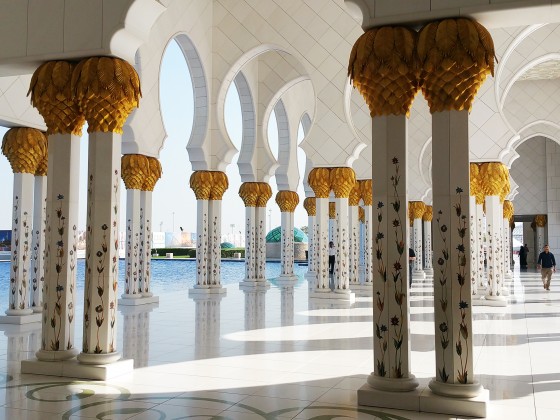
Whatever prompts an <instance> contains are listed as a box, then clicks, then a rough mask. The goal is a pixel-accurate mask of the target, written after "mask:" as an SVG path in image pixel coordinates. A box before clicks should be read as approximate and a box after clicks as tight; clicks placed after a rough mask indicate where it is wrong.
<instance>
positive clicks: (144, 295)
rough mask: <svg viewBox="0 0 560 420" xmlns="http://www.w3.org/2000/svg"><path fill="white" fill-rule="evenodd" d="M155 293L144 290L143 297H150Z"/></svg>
mask: <svg viewBox="0 0 560 420" xmlns="http://www.w3.org/2000/svg"><path fill="white" fill-rule="evenodd" d="M153 295H154V294H153V293H152V292H142V297H145V298H147V297H148V298H149V297H152V296H153Z"/></svg>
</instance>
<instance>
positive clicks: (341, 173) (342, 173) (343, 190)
mask: <svg viewBox="0 0 560 420" xmlns="http://www.w3.org/2000/svg"><path fill="white" fill-rule="evenodd" d="M330 179H331V188H332V190H333V191H334V196H335V197H336V198H348V197H349V196H350V193H351V191H352V188H354V185H355V184H356V173H355V172H354V169H352V168H344V167H340V168H331V171H330Z"/></svg>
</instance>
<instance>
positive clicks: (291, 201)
mask: <svg viewBox="0 0 560 420" xmlns="http://www.w3.org/2000/svg"><path fill="white" fill-rule="evenodd" d="M298 203H299V196H298V194H297V193H296V192H294V191H278V192H277V193H276V204H278V207H280V211H281V212H282V213H284V212H288V213H293V212H294V211H295V209H296V207H297V205H298Z"/></svg>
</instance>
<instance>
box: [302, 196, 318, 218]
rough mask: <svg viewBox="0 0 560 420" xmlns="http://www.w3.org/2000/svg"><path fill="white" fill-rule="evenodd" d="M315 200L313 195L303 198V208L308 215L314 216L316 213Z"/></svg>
mask: <svg viewBox="0 0 560 420" xmlns="http://www.w3.org/2000/svg"><path fill="white" fill-rule="evenodd" d="M316 203H317V201H316V200H315V197H306V198H305V200H303V208H304V209H305V210H306V211H307V215H308V216H315V215H316V214H317V204H316Z"/></svg>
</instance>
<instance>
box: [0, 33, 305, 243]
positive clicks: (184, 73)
mask: <svg viewBox="0 0 560 420" xmlns="http://www.w3.org/2000/svg"><path fill="white" fill-rule="evenodd" d="M160 100H161V108H162V112H163V119H164V124H165V128H166V131H167V135H168V137H167V139H166V141H165V144H164V147H163V149H162V151H161V156H160V161H161V164H162V167H163V176H162V178H161V179H160V181H159V182H158V183H157V185H156V188H155V191H154V199H153V202H154V204H153V230H154V231H159V230H160V226H161V228H162V229H163V230H164V231H171V230H172V229H173V226H174V227H175V230H176V231H178V230H179V227H183V229H184V230H185V231H189V232H194V231H195V230H196V199H195V197H194V193H193V192H192V190H191V189H190V187H189V177H190V175H191V173H192V168H191V164H190V162H189V158H188V154H187V149H186V145H187V141H188V139H189V137H190V133H191V129H192V121H193V99H192V85H191V83H190V74H189V71H188V67H187V64H186V62H185V60H184V58H183V55H182V54H181V52H180V49H179V47H178V46H177V44H176V43H174V42H171V43H170V44H169V46H168V48H167V50H166V52H165V55H164V59H163V62H162V66H161V83H160ZM140 106H142V102H140ZM225 113H226V114H225V116H226V126H227V129H228V133H229V135H230V138H231V139H232V141H233V143H234V144H235V146H236V147H237V149H238V150H239V149H240V147H241V130H242V127H241V109H240V105H239V97H238V95H237V91H236V89H235V86H232V87H231V88H230V90H229V92H228V95H227V97H226V109H225ZM300 128H301V127H300ZM6 130H7V129H5V128H3V127H0V136H3V135H4V133H5V132H6ZM84 133H85V129H84ZM301 136H302V133H301V129H300V139H299V140H301ZM269 139H270V146H271V149H272V151H273V154H274V155H275V156H276V155H277V151H278V141H277V128H276V121H275V118H274V115H273V116H272V118H271V121H270V124H269ZM298 163H299V170H300V174H301V176H300V177H301V178H303V173H304V169H305V167H304V164H305V154H304V152H303V151H302V150H301V149H298ZM226 172H227V175H228V178H229V189H228V190H227V191H226V193H225V194H224V197H223V204H224V208H225V209H227V210H226V211H224V212H223V215H222V232H223V233H230V232H231V231H232V227H231V225H235V227H234V228H233V230H234V231H235V232H236V233H238V232H239V231H243V226H244V214H245V208H244V206H243V201H242V200H241V198H239V195H238V191H239V186H240V185H241V180H240V177H239V171H238V168H237V156H235V158H234V160H233V162H232V164H230V165H229V166H228V168H227V171H226ZM86 174H87V135H85V136H83V138H82V148H81V154H80V218H79V229H85V203H86V187H85V181H86ZM0 179H1V182H0V202H2V203H5V204H4V205H3V206H0V230H1V229H11V202H12V188H13V175H12V171H11V168H10V165H9V163H8V160H7V159H6V157H5V156H1V157H0ZM270 184H271V187H272V189H273V193H274V194H276V191H277V188H276V180H275V178H274V177H272V178H271V180H270ZM121 191H122V193H121V228H124V223H125V211H126V200H125V198H126V190H125V189H124V184H123V185H122V190H121ZM298 193H299V196H300V205H299V206H298V208H297V209H296V213H295V226H296V227H301V226H306V225H307V213H306V212H305V210H304V209H303V206H302V204H301V203H302V202H303V199H304V198H305V193H304V191H303V185H302V180H301V179H300V186H299V188H298ZM269 209H270V210H272V212H271V213H270V216H271V221H272V226H273V227H275V226H278V225H279V224H280V210H279V208H278V206H277V205H276V203H275V202H274V195H273V197H272V198H271V199H270V201H269V205H268V207H267V215H268V214H269V213H268V210H269Z"/></svg>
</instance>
